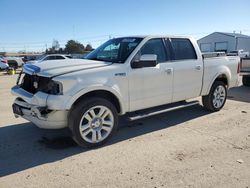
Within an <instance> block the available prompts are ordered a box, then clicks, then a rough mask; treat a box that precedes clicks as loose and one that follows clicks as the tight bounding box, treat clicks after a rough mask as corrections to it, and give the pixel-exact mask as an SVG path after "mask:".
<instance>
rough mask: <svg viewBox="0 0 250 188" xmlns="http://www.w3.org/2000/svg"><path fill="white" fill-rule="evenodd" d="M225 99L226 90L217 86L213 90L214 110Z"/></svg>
mask: <svg viewBox="0 0 250 188" xmlns="http://www.w3.org/2000/svg"><path fill="white" fill-rule="evenodd" d="M225 99H226V89H225V88H224V87H223V86H221V85H219V86H218V87H217V88H216V89H215V90H214V94H213V105H214V107H215V108H220V107H221V106H222V105H223V104H224V102H225Z"/></svg>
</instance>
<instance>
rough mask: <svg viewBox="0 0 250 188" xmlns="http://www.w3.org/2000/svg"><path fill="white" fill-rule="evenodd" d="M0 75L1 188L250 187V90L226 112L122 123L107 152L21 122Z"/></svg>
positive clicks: (235, 93) (232, 98)
mask: <svg viewBox="0 0 250 188" xmlns="http://www.w3.org/2000/svg"><path fill="white" fill-rule="evenodd" d="M16 78H17V76H16V75H15V76H13V75H12V76H10V75H0V187H1V188H13V187H39V188H41V187H212V188H213V187H225V188H228V187H242V188H246V187H250V88H247V87H244V86H239V87H237V88H233V89H231V90H230V91H229V96H228V100H227V102H226V105H225V107H224V108H223V110H221V111H220V112H217V113H209V112H207V111H206V110H204V109H203V107H202V106H201V105H196V106H193V107H188V108H185V109H181V110H176V111H172V112H168V113H164V114H161V115H158V116H154V117H151V118H147V119H143V120H140V121H136V122H133V123H129V122H122V123H121V125H120V127H119V130H118V131H117V133H116V134H115V136H114V137H113V138H112V139H111V140H110V141H109V142H108V143H107V144H106V145H105V146H103V147H100V148H97V149H92V150H87V149H82V148H80V147H78V146H77V145H76V144H75V143H74V142H73V141H72V140H71V138H70V137H69V135H68V132H67V130H43V129H39V128H37V127H36V126H34V125H33V124H31V123H29V122H27V121H25V120H24V119H22V118H17V119H16V118H15V117H14V116H13V114H12V109H11V105H12V103H13V100H14V98H15V97H14V96H12V95H11V93H10V88H11V87H12V86H13V85H14V84H15V81H16Z"/></svg>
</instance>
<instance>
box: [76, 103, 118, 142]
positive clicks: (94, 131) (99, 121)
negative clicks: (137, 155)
mask: <svg viewBox="0 0 250 188" xmlns="http://www.w3.org/2000/svg"><path fill="white" fill-rule="evenodd" d="M113 126H114V116H113V113H112V111H111V110H110V109H108V108H107V107H105V106H94V107H92V108H90V109H89V110H88V111H86V112H85V113H84V114H83V116H82V118H81V121H80V124H79V129H80V134H81V137H82V138H83V139H84V140H85V141H86V142H89V143H98V142H101V141H103V140H104V139H105V138H107V137H108V136H109V134H110V133H111V131H112V128H113Z"/></svg>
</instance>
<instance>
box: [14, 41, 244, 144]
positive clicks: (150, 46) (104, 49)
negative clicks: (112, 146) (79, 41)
mask: <svg viewBox="0 0 250 188" xmlns="http://www.w3.org/2000/svg"><path fill="white" fill-rule="evenodd" d="M55 61H58V62H56V63H55ZM239 61H240V59H239V57H226V56H225V57H210V58H206V57H204V56H203V55H202V54H201V52H200V50H199V46H198V45H197V43H196V41H195V40H194V39H193V38H189V37H175V36H137V37H122V38H115V39H111V40H109V41H107V42H106V43H104V44H103V45H101V46H100V47H99V48H97V49H96V50H94V51H93V52H91V53H90V54H89V55H88V56H87V57H86V59H82V60H79V59H67V60H54V62H50V61H46V62H44V63H40V64H34V65H31V64H27V65H25V66H24V67H23V74H20V77H19V79H18V81H17V85H16V86H14V87H13V88H12V93H13V94H14V95H15V96H17V98H16V100H15V101H14V104H13V112H14V114H15V115H16V117H18V116H22V117H23V118H25V119H27V120H29V121H31V122H33V123H34V124H35V125H37V126H38V127H40V128H46V129H59V128H66V127H68V128H69V129H70V131H71V133H72V137H73V139H74V140H75V141H76V142H77V143H78V144H79V145H80V146H84V147H95V146H99V145H102V144H103V143H105V142H106V141H107V140H108V139H109V138H110V137H111V135H112V134H113V133H114V131H115V129H116V128H117V126H118V119H119V116H122V115H126V117H128V119H129V120H136V119H140V118H143V117H148V116H152V115H155V114H159V113H162V112H167V111H170V110H176V109H179V108H183V107H187V106H191V105H194V104H197V101H190V100H189V102H187V101H186V100H188V99H192V98H196V97H198V96H202V103H203V105H204V107H205V108H206V109H208V110H210V111H213V112H214V111H219V110H220V109H221V108H222V107H223V105H224V104H225V102H226V98H227V89H229V88H231V87H235V86H237V84H238V81H239Z"/></svg>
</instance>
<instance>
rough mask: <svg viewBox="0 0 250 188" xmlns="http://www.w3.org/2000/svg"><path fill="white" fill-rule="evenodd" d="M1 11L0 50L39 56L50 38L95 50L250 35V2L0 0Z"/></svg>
mask: <svg viewBox="0 0 250 188" xmlns="http://www.w3.org/2000/svg"><path fill="white" fill-rule="evenodd" d="M0 7H1V11H0V18H1V24H0V25H1V26H0V51H19V50H24V49H26V50H27V51H32V50H38V51H41V50H44V49H45V47H46V44H47V47H51V44H52V41H53V39H56V40H58V41H59V43H60V45H61V47H63V46H64V44H65V42H66V41H67V40H69V39H75V40H78V41H80V42H82V43H83V44H84V45H86V44H87V43H91V44H92V45H93V46H94V47H96V46H98V45H100V44H101V43H103V42H104V41H106V40H107V39H108V38H109V37H116V36H124V35H140V34H170V35H192V36H194V37H195V38H196V39H199V38H201V37H203V36H205V35H207V34H209V33H211V32H214V31H221V32H233V31H236V32H240V31H242V33H243V34H247V35H250V9H249V8H250V1H249V0H199V1H198V0H197V1H195V0H190V1H188V0H186V1H185V0H172V1H167V0H70V1H69V0H67V1H66V0H22V1H21V0H0Z"/></svg>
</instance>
